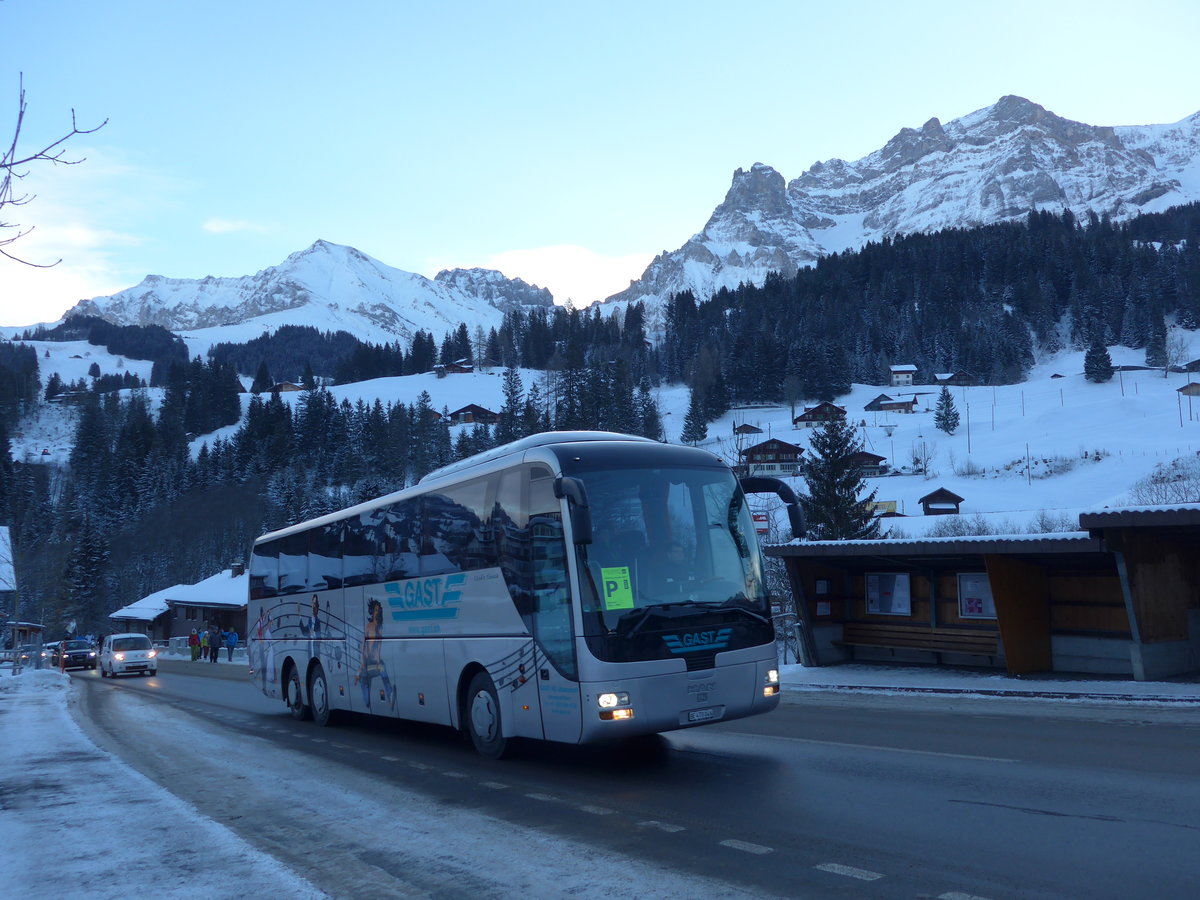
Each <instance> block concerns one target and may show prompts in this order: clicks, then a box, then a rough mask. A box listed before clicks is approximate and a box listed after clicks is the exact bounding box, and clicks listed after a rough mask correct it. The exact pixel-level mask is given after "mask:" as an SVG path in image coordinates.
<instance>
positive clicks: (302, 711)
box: [285, 666, 310, 722]
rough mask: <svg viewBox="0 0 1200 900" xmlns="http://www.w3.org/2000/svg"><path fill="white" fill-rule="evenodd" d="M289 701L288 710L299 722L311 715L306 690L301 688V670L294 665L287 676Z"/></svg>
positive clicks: (287, 698)
mask: <svg viewBox="0 0 1200 900" xmlns="http://www.w3.org/2000/svg"><path fill="white" fill-rule="evenodd" d="M285 699H286V701H287V707H288V711H289V712H290V713H291V714H292V718H293V719H296V720H297V721H299V722H303V721H304V720H305V719H307V718H308V717H309V715H310V712H309V708H308V705H307V704H306V703H305V702H304V692H303V691H302V690H301V689H300V670H299V669H297V668H296V667H295V666H292V667H291V669H290V670H289V672H288V677H287V697H286V698H285Z"/></svg>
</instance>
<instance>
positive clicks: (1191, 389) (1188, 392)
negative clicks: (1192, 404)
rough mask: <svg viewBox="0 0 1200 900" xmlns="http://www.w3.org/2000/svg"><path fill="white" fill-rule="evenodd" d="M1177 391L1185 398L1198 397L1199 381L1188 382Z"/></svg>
mask: <svg viewBox="0 0 1200 900" xmlns="http://www.w3.org/2000/svg"><path fill="white" fill-rule="evenodd" d="M1177 390H1178V391H1179V393H1181V394H1183V396H1185V397H1200V381H1189V382H1188V383H1187V384H1185V385H1184V386H1183V387H1181V388H1177Z"/></svg>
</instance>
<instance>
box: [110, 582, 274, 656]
mask: <svg viewBox="0 0 1200 900" xmlns="http://www.w3.org/2000/svg"><path fill="white" fill-rule="evenodd" d="M249 587H250V576H249V575H248V574H247V573H246V571H245V566H243V565H242V564H240V563H238V564H235V565H234V566H232V567H230V568H228V569H226V570H225V571H223V572H219V573H217V574H216V575H213V576H212V577H211V578H206V579H204V580H203V581H199V582H197V583H196V584H176V585H174V586H172V587H169V588H164V589H163V590H161V591H156V592H155V593H153V594H150V595H148V596H146V597H143V598H142V599H141V600H136V601H134V602H133V603H130V604H129V605H128V606H124V607H122V608H121V609H118V610H117V611H116V612H114V613H110V614H109V616H108V618H109V619H110V620H111V621H112V623H113V629H114V630H118V631H139V632H142V633H144V634H148V635H149V636H150V639H151V640H152V641H169V640H170V639H171V638H173V637H186V636H187V635H188V634H190V633H191V631H192V629H193V628H195V629H196V630H198V631H202V630H203V629H205V628H208V627H211V626H213V625H216V626H218V627H220V628H221V629H222V630H225V631H229V630H231V629H232V630H235V631H237V633H238V635H239V636H240V637H241V639H242V640H243V641H245V638H246V599H247V596H248V591H249Z"/></svg>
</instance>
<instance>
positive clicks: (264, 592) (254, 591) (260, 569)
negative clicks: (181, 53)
mask: <svg viewBox="0 0 1200 900" xmlns="http://www.w3.org/2000/svg"><path fill="white" fill-rule="evenodd" d="M278 593H279V543H278V542H277V541H270V542H268V543H265V544H259V545H258V546H257V547H255V548H254V551H253V552H252V553H251V554H250V599H251V600H259V599H261V598H263V597H274V596H276V595H277V594H278Z"/></svg>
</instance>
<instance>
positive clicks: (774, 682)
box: [763, 669, 779, 697]
mask: <svg viewBox="0 0 1200 900" xmlns="http://www.w3.org/2000/svg"><path fill="white" fill-rule="evenodd" d="M778 693H779V670H778V669H767V674H766V677H765V678H763V696H764V697H774V696H775V695H776V694H778Z"/></svg>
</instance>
